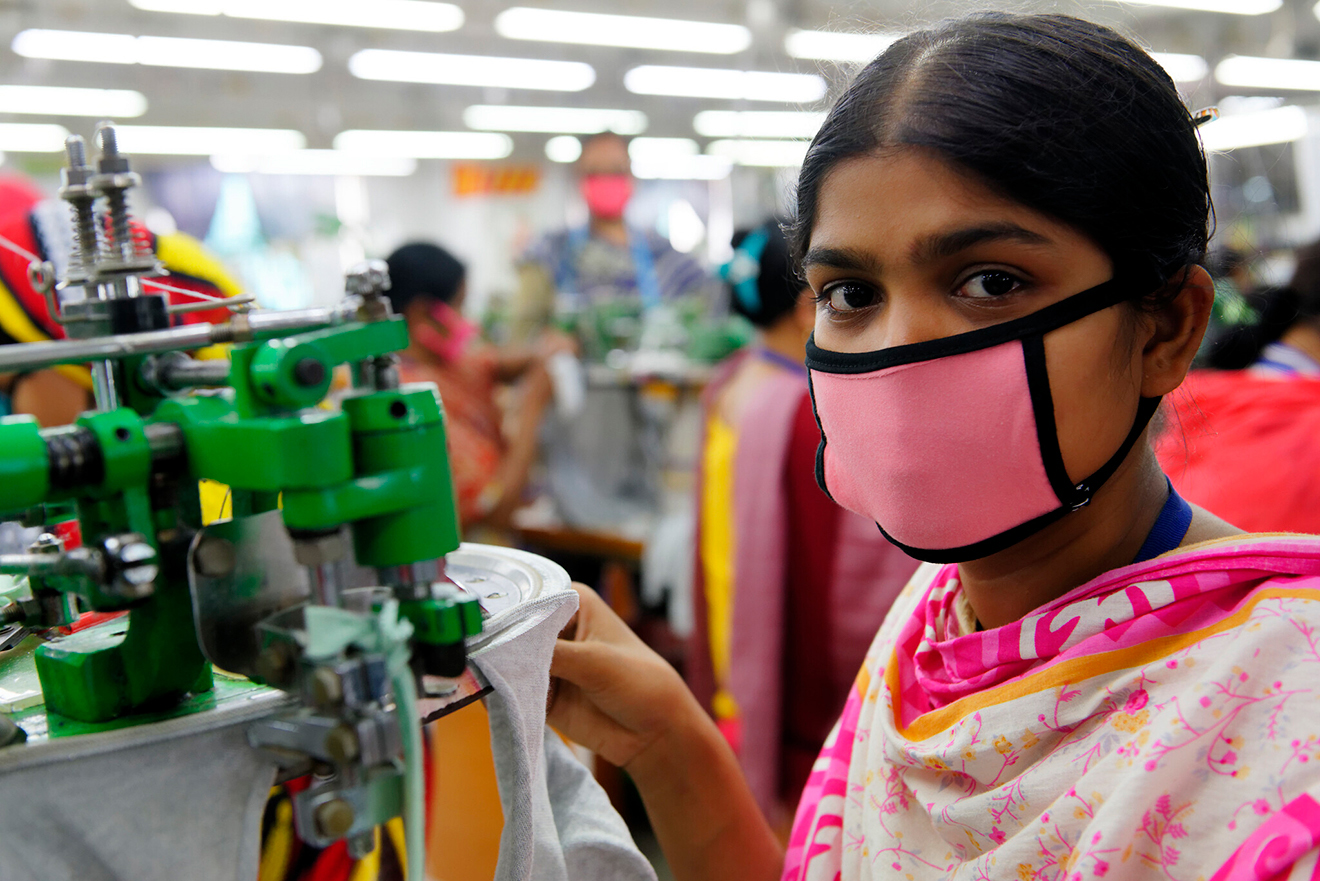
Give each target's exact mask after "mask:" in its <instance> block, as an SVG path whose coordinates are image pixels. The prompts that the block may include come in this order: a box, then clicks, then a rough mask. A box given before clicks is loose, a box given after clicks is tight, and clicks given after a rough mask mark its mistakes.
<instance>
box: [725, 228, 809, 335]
mask: <svg viewBox="0 0 1320 881" xmlns="http://www.w3.org/2000/svg"><path fill="white" fill-rule="evenodd" d="M753 244H755V245H757V246H759V247H758V250H759V251H760V254H759V255H758V256H757V257H756V262H757V269H756V276H755V278H754V279H752V278H749V279H748V281H749V282H752V283H754V284H755V295H754V296H750V297H749V296H747V294H748V293H750V291H749V290H748V288H749V287H750V285H749V284H746V283H744V285H743V286H742V289H741V290H740V289H739V285H738V284H737V283H736V282H737V281H738V280H739V278H737V277H730V278H726V279H725V281H726V282H728V285H727V287H728V290H729V304H730V305H731V306H732V307H733V311H734V312H737V313H738V314H739V315H742V316H743V317H745V318H746V319H747V320H748V321H750V322H751V323H752V324H755V325H756V326H757V327H770V326H771V325H773V324H774V323H775V322H777V321H778V320H779V319H781V318H783V317H784V316H785V315H787V314H788V313H790V312H792V311H793V307H794V306H796V305H797V299H798V294H799V293H800V292H801V290H802V288H803V287H804V285H803V284H802V283H801V281H799V280H798V278H797V276H796V275H794V273H793V267H792V261H791V259H790V258H789V254H788V241H787V240H786V239H785V238H784V231H783V229H782V228H781V227H780V225H779V224H778V223H776V222H775V221H769V222H767V223H764V224H762V225H761V226H757V227H752V228H751V229H741V230H738V231H737V232H736V233H734V234H733V248H734V255H735V262H734V263H731V264H729V265H730V267H731V268H733V267H736V265H737V262H736V261H737V257H738V255H739V254H746V256H751V255H750V254H748V253H747V246H748V245H753ZM733 273H734V276H736V275H737V273H736V269H734V270H733Z"/></svg>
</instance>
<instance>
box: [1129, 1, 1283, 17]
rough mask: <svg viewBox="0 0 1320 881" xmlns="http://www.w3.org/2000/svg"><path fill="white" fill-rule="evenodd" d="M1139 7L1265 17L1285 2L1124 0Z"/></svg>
mask: <svg viewBox="0 0 1320 881" xmlns="http://www.w3.org/2000/svg"><path fill="white" fill-rule="evenodd" d="M1124 2H1126V3H1132V4H1135V5H1137V6H1166V7H1168V8H1169V9H1195V10H1197V11H1198V12H1229V13H1232V14H1234V15H1264V14H1265V13H1267V12H1273V11H1274V10H1276V9H1278V8H1280V7H1281V6H1283V0H1124Z"/></svg>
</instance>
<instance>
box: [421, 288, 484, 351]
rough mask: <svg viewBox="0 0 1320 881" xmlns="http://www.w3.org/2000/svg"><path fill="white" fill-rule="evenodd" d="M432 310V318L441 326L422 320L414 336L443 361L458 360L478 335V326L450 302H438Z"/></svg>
mask: <svg viewBox="0 0 1320 881" xmlns="http://www.w3.org/2000/svg"><path fill="white" fill-rule="evenodd" d="M430 311H431V320H432V321H434V322H435V325H439V326H438V327H437V326H435V325H431V324H427V323H425V322H422V323H421V324H420V325H419V326H418V327H415V328H413V336H414V337H416V339H417V342H419V343H421V344H422V345H423V346H424V347H426V349H427V351H429V352H430V353H431V354H432V355H435V356H436V357H437V358H439V359H440V360H441V361H457V360H458V358H459V356H461V355H462V354H463V350H464V349H466V348H467V345H468V343H470V342H471V341H472V339H473V337H475V336H476V335H477V326H476V325H475V324H473V323H472V322H471V321H468V320H467V319H466V318H464V317H463V316H462V314H460V313H459V311H458V310H457V309H455V308H453V307H452V306H450V305H449V304H448V303H441V302H436V303H435V304H434V305H433V306H431V310H430Z"/></svg>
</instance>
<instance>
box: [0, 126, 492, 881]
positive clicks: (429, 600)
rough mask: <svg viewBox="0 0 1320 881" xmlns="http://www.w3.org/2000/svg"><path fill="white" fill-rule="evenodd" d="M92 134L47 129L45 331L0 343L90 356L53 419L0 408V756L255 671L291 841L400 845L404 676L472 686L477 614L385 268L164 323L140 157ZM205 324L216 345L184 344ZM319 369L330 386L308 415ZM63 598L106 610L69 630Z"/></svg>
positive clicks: (261, 729) (410, 702) (411, 709)
mask: <svg viewBox="0 0 1320 881" xmlns="http://www.w3.org/2000/svg"><path fill="white" fill-rule="evenodd" d="M97 137H98V140H99V156H98V157H97V159H96V162H95V166H94V167H91V166H89V163H88V161H87V159H86V156H85V148H84V145H83V142H82V139H81V138H78V137H76V136H75V137H72V138H70V139H69V140H68V142H67V144H66V148H67V154H68V167H67V168H66V169H65V170H64V172H63V182H64V186H63V187H62V189H61V192H60V195H61V197H62V198H64V199H65V200H67V201H68V202H69V204H70V205H71V214H72V217H73V228H74V235H73V244H74V249H73V254H72V257H71V259H70V261H69V266H68V271H67V274H66V275H67V277H66V278H63V279H56V278H55V273H54V272H53V270H52V268H51V266H50V265H49V264H42V263H34V264H33V265H32V266H31V268H30V274H31V276H32V280H33V282H34V284H35V285H36V286H37V287H38V289H39V290H44V292H45V293H46V296H47V301H48V303H49V308H50V312H51V314H52V316H54V317H56V319H57V320H58V321H59V322H60V323H61V324H62V325H63V326H64V328H65V331H66V336H67V339H64V340H59V341H52V342H46V343H31V344H25V345H13V346H5V347H0V373H4V372H16V371H31V370H38V369H44V368H47V367H52V366H55V365H60V364H85V363H90V364H91V365H92V367H93V379H94V385H95V399H96V408H95V410H93V411H89V412H86V413H84V414H82V416H80V417H79V418H78V419H77V421H76V422H75V423H74V424H72V425H70V426H66V427H60V428H52V429H42V428H40V427H39V426H38V425H37V423H36V422H35V421H34V420H32V419H31V418H30V417H23V416H15V417H9V418H5V419H3V420H0V520H5V521H18V522H21V523H22V524H24V525H25V526H26V527H28V528H29V530H30V532H29V534H30V535H32V536H33V538H32V540H31V542H30V543H29V544H28V545H27V546H26V547H25V548H24V549H23V550H22V552H18V553H8V554H0V574H4V575H9V576H15V577H14V578H12V579H0V581H8V582H10V584H11V586H10V587H9V589H8V590H7V591H5V592H4V593H3V596H0V602H3V605H0V625H5V626H7V627H8V630H3V631H0V675H3V674H4V673H5V671H6V669H8V670H11V671H12V670H13V669H17V668H23V667H24V665H26V668H25V669H27V670H29V671H31V670H35V678H36V679H37V680H38V681H39V686H40V698H39V700H34V701H33V702H32V703H33V705H32V706H28V707H20V706H18V705H13V706H10V707H9V710H10V712H9V713H8V714H0V747H3V749H0V756H3V755H4V754H7V753H10V752H11V751H14V750H22V749H24V748H26V747H29V746H31V744H32V743H33V742H34V741H35V740H39V739H51V738H57V737H61V736H70V735H81V734H86V733H95V732H98V731H103V730H108V729H111V728H122V727H124V726H126V725H133V724H138V723H139V722H151V721H155V720H159V719H162V718H169V717H171V716H175V715H179V714H183V713H187V712H194V711H196V710H197V709H198V708H206V707H213V706H215V705H216V702H217V701H222V700H224V699H226V698H227V696H233V695H236V694H237V695H245V694H247V693H248V692H250V691H253V690H259V691H261V692H269V690H270V689H276V690H278V692H279V693H280V694H278V695H277V697H280V696H283V697H284V700H283V701H282V702H280V703H278V705H277V706H275V708H274V709H273V710H272V711H271V712H268V713H265V714H264V715H263V716H262V718H260V719H259V720H257V721H255V722H254V723H252V724H251V726H250V727H249V728H248V731H247V738H248V741H249V742H250V743H251V744H252V746H253V747H255V748H258V749H262V750H266V751H269V752H270V753H271V754H272V755H276V756H279V757H280V758H281V763H282V764H284V765H285V766H286V767H288V768H292V769H295V770H297V769H300V770H302V771H304V772H306V771H311V772H314V781H315V782H314V783H313V784H312V785H311V786H310V787H308V788H307V789H305V790H303V791H301V792H300V793H298V795H297V796H296V797H295V799H294V808H295V820H296V825H297V829H298V832H299V835H300V836H301V837H302V838H304V839H305V840H307V841H310V842H312V843H314V844H316V845H320V846H325V845H328V844H329V843H331V842H334V841H336V840H339V839H344V838H346V839H348V841H349V845H350V851H351V852H352V853H353V854H354V855H358V856H360V855H362V854H363V853H365V852H369V851H370V849H371V848H372V847H373V846H374V841H375V840H376V839H375V830H376V828H377V827H378V826H379V825H380V824H382V823H384V822H385V821H387V820H388V819H390V818H391V817H395V816H399V815H403V816H404V817H405V820H406V823H407V825H408V836H407V837H408V848H407V849H408V851H409V854H408V855H409V857H410V858H411V859H410V862H411V864H412V865H414V866H417V865H420V861H421V850H420V848H421V840H422V838H423V837H424V836H423V833H422V831H421V828H422V827H421V825H420V824H421V817H422V816H423V809H422V795H421V787H422V774H421V770H420V768H421V761H422V759H421V755H422V752H421V742H420V727H419V726H420V719H421V718H422V716H423V715H424V714H423V712H422V711H420V710H419V709H418V686H419V685H421V686H422V687H423V689H425V688H426V687H427V686H426V683H428V682H430V683H433V684H434V683H436V682H439V683H441V685H442V686H443V688H442V689H441V691H440V692H439V693H440V694H442V695H443V694H448V695H452V696H454V697H455V698H458V697H463V698H466V699H470V698H471V696H472V695H473V694H474V693H476V692H477V691H478V690H479V686H480V684H479V683H476V684H474V680H473V674H472V673H471V672H469V671H467V669H466V666H467V665H466V659H465V649H464V646H465V641H466V640H467V639H468V638H469V637H472V636H474V635H475V634H477V633H479V632H480V631H481V628H482V609H481V607H480V603H479V600H480V599H481V598H480V597H479V596H478V595H477V594H475V593H472V592H468V591H465V590H463V589H460V588H459V587H457V586H456V585H455V584H454V582H453V580H451V579H449V578H447V577H446V558H447V555H450V554H451V553H455V552H458V551H459V546H460V535H459V526H458V519H457V512H456V508H455V503H454V491H453V487H452V483H451V476H450V470H449V462H448V458H447V453H446V444H445V422H444V412H443V409H442V407H441V402H440V400H439V397H438V394H437V393H436V391H435V389H434V387H432V386H430V385H400V383H399V379H398V373H397V369H396V361H395V358H394V355H393V353H394V352H396V351H398V350H401V349H403V348H405V347H406V346H407V344H408V337H407V332H406V329H405V327H404V323H403V320H402V318H400V317H398V316H395V315H392V314H391V312H390V307H389V301H388V299H387V298H386V297H385V296H384V294H385V291H386V290H387V289H388V287H389V279H388V274H387V272H386V270H385V267H384V264H383V263H381V262H379V261H375V262H370V263H367V264H364V265H362V266H360V267H358V268H356V269H355V270H353V271H351V272H350V274H349V276H348V284H347V293H346V296H345V298H344V299H343V301H342V302H340V303H339V304H337V305H335V306H333V307H328V308H318V309H304V310H298V311H289V312H262V311H255V310H249V309H248V308H247V306H246V304H245V302H244V300H245V299H246V298H235V299H230V300H227V301H224V302H222V303H219V304H217V303H214V302H205V303H201V304H198V305H200V306H202V307H205V308H215V307H217V306H221V305H222V306H227V307H230V308H231V310H232V312H231V315H230V317H229V320H228V321H226V322H224V323H221V324H176V323H175V321H174V319H173V315H174V313H176V312H178V311H185V310H187V309H190V308H195V306H190V305H184V306H172V305H170V303H169V302H168V300H167V298H166V297H165V296H164V295H163V294H162V293H160V290H161V289H163V288H164V289H167V288H168V285H167V284H166V283H165V282H161V281H152V279H153V278H157V279H158V278H160V277H161V276H162V275H163V274H164V273H163V270H162V269H161V267H160V266H159V265H158V264H157V262H156V259H155V257H154V255H153V254H151V253H150V252H149V251H147V250H145V249H144V248H143V247H142V245H141V241H140V238H141V237H140V236H139V235H138V234H137V233H136V232H135V227H134V225H133V223H132V221H131V218H130V216H129V213H128V208H127V202H126V198H125V194H126V192H127V191H128V190H129V188H131V187H132V186H134V185H135V184H136V183H137V176H136V175H134V174H133V173H132V172H131V171H130V168H129V163H128V159H127V157H125V156H123V155H122V154H120V153H119V151H118V150H117V149H116V143H115V136H114V128H113V127H112V126H110V125H108V124H103V125H102V127H101V128H99V129H98V131H97ZM220 343H224V344H229V345H230V350H229V356H228V358H221V359H218V360H196V359H194V358H193V357H191V356H190V355H189V354H187V353H188V352H192V351H195V350H198V349H200V348H203V347H206V346H211V345H213V344H220ZM339 365H349V366H350V368H351V371H352V377H353V379H352V388H351V390H350V391H349V392H348V393H347V394H346V396H344V397H343V399H342V401H341V402H340V403H339V406H338V407H336V408H334V409H331V408H328V407H326V406H325V405H324V403H323V402H324V401H325V400H326V398H327V395H328V393H329V390H330V386H331V378H332V373H333V371H334V370H335V368H336V367H337V366H339ZM202 481H214V482H215V483H216V484H220V485H223V486H224V487H226V488H227V490H226V492H227V504H228V506H230V507H231V508H232V516H231V517H228V518H226V519H224V520H221V521H219V522H215V523H211V524H206V523H204V522H203V513H202V511H203V504H202V497H201V491H200V490H199V482H202ZM468 547H475V546H468ZM469 565H475V564H473V563H472V562H471V560H469ZM473 580H474V581H482V580H483V579H473ZM493 595H494V596H499V595H500V594H498V593H496V594H493ZM86 612H101V613H125V614H123V615H118V616H115V617H112V618H109V619H108V620H103V621H102V622H101V623H99V624H96V625H94V626H81V624H82V623H85V619H84V620H83V621H80V619H82V618H83V615H84V613H86ZM5 650H7V651H5ZM5 658H9V660H5ZM213 664H214V665H215V667H216V668H218V669H217V670H215V671H213ZM6 665H8V666H7V667H6ZM460 686H462V687H460ZM423 697H424V698H425V697H426V694H425V693H423Z"/></svg>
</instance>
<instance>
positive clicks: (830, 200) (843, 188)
mask: <svg viewBox="0 0 1320 881" xmlns="http://www.w3.org/2000/svg"><path fill="white" fill-rule="evenodd" d="M986 229H998V230H1000V231H1001V232H1005V233H1008V235H1006V236H999V238H1011V239H1014V240H1016V241H1017V242H1019V243H1022V244H1035V245H1038V246H1042V247H1043V246H1049V245H1057V246H1060V247H1072V246H1077V245H1082V244H1085V245H1090V242H1089V240H1088V239H1087V238H1086V236H1084V235H1083V234H1082V233H1081V232H1079V231H1078V230H1076V229H1074V228H1073V227H1071V226H1069V225H1067V224H1065V223H1063V222H1061V221H1059V220H1056V219H1054V218H1052V217H1050V216H1048V215H1046V214H1043V213H1041V212H1039V211H1036V210H1035V209H1033V208H1030V207H1028V206H1026V205H1023V204H1021V203H1020V202H1015V201H1013V200H1012V199H1010V198H1008V197H1006V196H1004V195H1003V194H1001V193H999V192H998V191H996V190H994V189H992V188H991V187H989V186H987V185H986V184H985V183H983V182H982V181H980V180H979V179H977V178H976V177H975V176H974V175H972V174H970V173H968V172H966V171H963V170H961V169H959V168H957V167H955V166H953V165H952V164H950V163H948V162H945V161H943V160H941V159H939V158H938V157H936V156H933V155H931V154H929V153H928V152H925V151H921V150H915V149H905V150H899V151H887V152H885V153H881V154H872V155H866V156H858V157H854V158H851V159H847V160H844V161H842V162H840V163H839V164H838V165H837V166H835V167H834V168H833V169H831V170H830V172H829V173H828V174H827V175H826V177H825V180H824V182H823V184H822V186H821V189H820V195H819V198H818V200H817V203H816V216H815V222H814V223H813V225H812V229H811V239H810V242H809V250H817V249H822V248H826V249H840V248H843V249H850V250H854V251H869V252H873V253H876V254H877V255H880V254H883V255H885V256H886V257H887V258H888V259H896V258H897V257H899V256H906V257H910V258H914V259H915V258H918V257H921V256H930V254H929V252H930V250H931V245H932V243H934V242H936V241H937V240H940V239H946V238H948V236H950V235H953V234H955V233H956V232H957V231H959V230H986ZM973 238H976V237H975V236H973ZM974 243H975V242H974V241H969V242H968V244H974Z"/></svg>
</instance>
